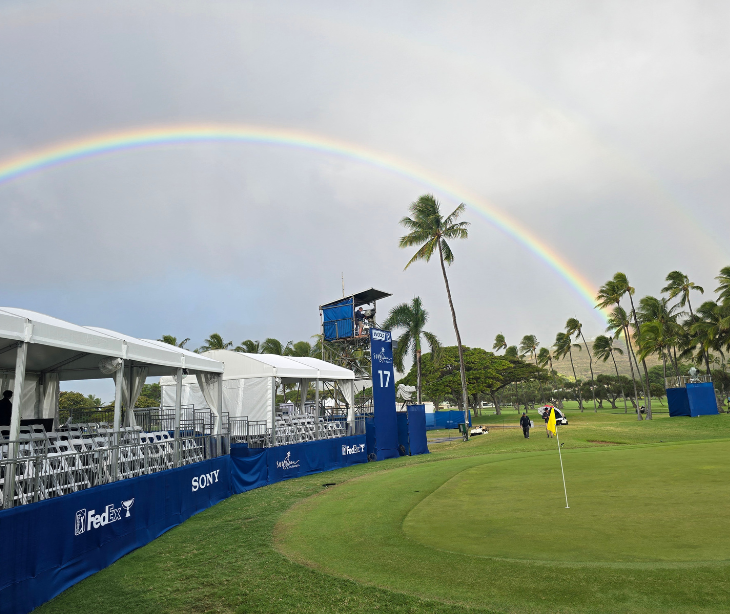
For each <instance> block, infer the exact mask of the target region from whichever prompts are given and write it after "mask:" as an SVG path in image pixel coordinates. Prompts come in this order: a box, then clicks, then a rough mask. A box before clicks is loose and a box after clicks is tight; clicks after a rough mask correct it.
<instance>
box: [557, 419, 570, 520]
mask: <svg viewBox="0 0 730 614" xmlns="http://www.w3.org/2000/svg"><path fill="white" fill-rule="evenodd" d="M555 439H556V440H557V442H558V456H560V473H562V474H563V490H564V491H565V509H570V506H569V505H568V489H567V488H566V487H565V471H564V470H563V454H562V452H561V451H560V436H559V435H558V425H557V424H556V425H555Z"/></svg>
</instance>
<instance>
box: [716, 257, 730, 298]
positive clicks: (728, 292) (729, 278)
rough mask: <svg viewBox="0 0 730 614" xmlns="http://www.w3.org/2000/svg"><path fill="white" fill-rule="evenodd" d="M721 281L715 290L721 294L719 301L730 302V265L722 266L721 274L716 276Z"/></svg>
mask: <svg viewBox="0 0 730 614" xmlns="http://www.w3.org/2000/svg"><path fill="white" fill-rule="evenodd" d="M715 279H716V280H717V281H718V282H719V283H720V285H719V286H718V287H717V289H716V290H715V292H717V293H718V294H719V296H718V297H717V302H718V303H730V266H726V267H722V269H720V274H719V275H718V276H717V277H715Z"/></svg>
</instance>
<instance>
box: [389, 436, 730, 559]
mask: <svg viewBox="0 0 730 614" xmlns="http://www.w3.org/2000/svg"><path fill="white" fill-rule="evenodd" d="M729 450H730V446H729V445H728V444H727V443H722V444H721V443H714V444H704V445H683V446H666V447H660V446H652V447H644V448H634V449H621V447H614V448H611V449H603V450H593V451H591V452H590V453H582V454H565V455H564V456H565V458H564V465H565V472H566V482H567V489H568V502H569V505H570V508H569V509H566V507H565V497H564V492H563V484H562V481H561V477H560V466H559V462H558V458H557V453H556V454H552V455H551V454H540V455H527V456H523V457H522V458H519V459H511V460H509V461H505V462H502V463H490V464H488V465H478V466H476V467H472V468H469V469H466V470H464V471H462V472H460V473H458V474H457V475H455V476H454V477H452V478H451V479H449V480H448V481H447V482H445V483H444V484H442V485H441V486H440V487H439V488H437V489H436V490H435V491H434V492H432V493H431V494H429V495H428V497H426V498H425V499H423V501H421V502H420V503H418V505H416V506H415V507H414V508H413V509H412V510H411V511H410V512H409V514H408V515H407V517H406V518H405V522H404V523H403V530H404V533H405V536H407V537H410V538H412V539H415V540H417V541H419V542H420V543H422V544H425V545H427V546H430V547H433V548H437V549H439V550H447V551H451V552H462V553H464V554H470V555H476V556H486V557H499V558H508V559H522V560H545V561H571V562H590V561H595V562H653V563H657V562H670V561H671V562H695V561H721V560H727V559H729V558H730V533H727V532H725V531H718V530H717V524H716V521H717V519H718V518H720V517H722V516H723V514H724V511H725V510H727V509H729V508H730V489H728V487H727V478H728V469H727V467H726V465H725V463H724V459H725V458H727V455H728V451H729ZM454 515H457V516H459V517H462V518H463V517H466V518H475V517H484V518H485V519H487V522H486V523H485V525H484V527H483V529H482V530H480V531H478V532H475V533H457V534H454V532H453V531H452V530H451V528H452V526H453V519H454Z"/></svg>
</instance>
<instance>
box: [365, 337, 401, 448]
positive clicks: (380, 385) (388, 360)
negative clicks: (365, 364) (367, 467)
mask: <svg viewBox="0 0 730 614" xmlns="http://www.w3.org/2000/svg"><path fill="white" fill-rule="evenodd" d="M370 358H371V365H372V381H373V417H374V421H375V457H376V458H377V460H383V459H386V458H396V457H398V456H399V454H398V422H397V417H396V413H395V377H394V376H395V373H394V372H393V337H392V334H391V332H390V331H389V330H380V329H378V328H371V329H370Z"/></svg>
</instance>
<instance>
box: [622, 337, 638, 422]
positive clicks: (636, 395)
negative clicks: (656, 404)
mask: <svg viewBox="0 0 730 614" xmlns="http://www.w3.org/2000/svg"><path fill="white" fill-rule="evenodd" d="M624 339H625V340H626V350H627V353H628V355H629V356H628V358H629V367H631V381H632V382H633V383H634V407H636V416H637V418H638V419H639V420H641V419H642V418H641V412H640V411H639V391H638V390H637V389H636V376H635V375H634V363H633V362H632V361H631V356H632V354H633V353H634V349H633V348H632V347H631V337H630V336H629V325H628V324H624ZM634 359H636V357H635V356H634ZM636 368H637V370H638V368H639V365H638V364H637V365H636Z"/></svg>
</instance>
